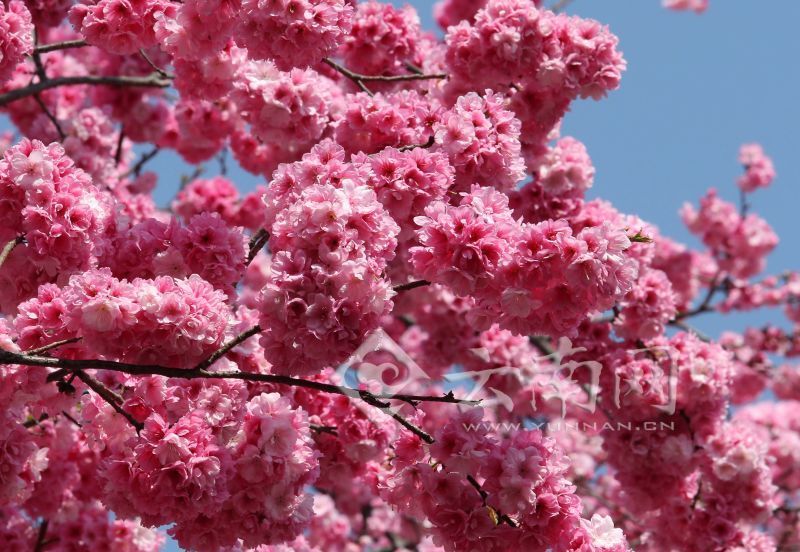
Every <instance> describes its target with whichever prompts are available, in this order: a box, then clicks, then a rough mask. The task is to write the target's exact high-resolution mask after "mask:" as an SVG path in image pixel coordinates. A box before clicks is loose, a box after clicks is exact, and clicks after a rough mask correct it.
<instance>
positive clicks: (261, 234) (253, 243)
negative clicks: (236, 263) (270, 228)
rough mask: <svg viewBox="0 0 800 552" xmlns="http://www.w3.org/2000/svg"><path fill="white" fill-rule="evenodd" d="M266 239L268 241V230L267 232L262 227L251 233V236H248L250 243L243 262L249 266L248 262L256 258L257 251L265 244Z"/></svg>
mask: <svg viewBox="0 0 800 552" xmlns="http://www.w3.org/2000/svg"><path fill="white" fill-rule="evenodd" d="M268 241H269V232H267V231H266V230H264V229H263V228H261V229H259V231H258V232H256V233H255V234H253V236H252V237H251V238H250V243H249V244H248V249H249V250H248V252H247V262H246V263H245V264H246V265H248V266H249V265H250V263H252V262H253V259H255V258H256V255H258V252H259V251H261V249H262V248H263V247H264V246H265V245H267V242H268Z"/></svg>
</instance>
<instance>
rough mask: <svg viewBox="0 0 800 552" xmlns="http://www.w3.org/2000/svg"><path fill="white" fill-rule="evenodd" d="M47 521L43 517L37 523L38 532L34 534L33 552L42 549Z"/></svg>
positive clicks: (40, 551)
mask: <svg viewBox="0 0 800 552" xmlns="http://www.w3.org/2000/svg"><path fill="white" fill-rule="evenodd" d="M48 524H49V522H48V521H47V519H43V520H42V522H41V523H40V524H39V532H38V533H37V535H36V544H35V545H34V547H33V551H34V552H42V550H44V546H45V544H47V543H46V542H45V540H44V539H45V538H46V537H47V525H48Z"/></svg>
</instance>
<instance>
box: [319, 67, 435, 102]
mask: <svg viewBox="0 0 800 552" xmlns="http://www.w3.org/2000/svg"><path fill="white" fill-rule="evenodd" d="M322 61H324V62H325V63H326V64H328V65H329V66H330V67H332V68H334V69H335V70H336V71H338V72H339V73H341V74H342V75H344V76H345V77H347V78H348V79H350V80H351V81H353V82H354V83H356V84H357V85H358V87H359V88H361V90H363V91H364V92H366V93H367V94H369V95H370V96H372V91H371V90H370V89H369V88H367V86H366V84H365V83H367V82H404V81H417V80H438V79H446V78H447V73H431V74H425V73H417V72H414V73H411V74H409V75H362V74H360V73H356V72H355V71H351V70H350V69H348V68H347V67H345V66H343V65H340V64H339V63H336V62H335V61H333V60H332V59H331V58H324V59H323V60H322Z"/></svg>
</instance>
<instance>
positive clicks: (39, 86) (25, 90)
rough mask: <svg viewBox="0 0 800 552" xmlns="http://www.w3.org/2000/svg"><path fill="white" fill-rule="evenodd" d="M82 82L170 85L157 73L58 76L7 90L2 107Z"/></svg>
mask: <svg viewBox="0 0 800 552" xmlns="http://www.w3.org/2000/svg"><path fill="white" fill-rule="evenodd" d="M81 84H88V85H92V86H101V85H104V86H114V87H128V86H130V87H142V88H167V87H168V86H169V85H170V81H169V80H168V79H165V78H164V77H161V76H160V75H158V74H156V73H153V74H152V75H147V76H145V77H134V76H114V77H104V76H98V75H83V76H72V77H57V78H54V79H49V80H46V81H43V82H36V83H32V84H29V85H28V86H24V87H22V88H16V89H14V90H11V91H10V92H6V93H5V94H2V95H0V107H3V106H6V105H8V104H10V103H11V102H15V101H17V100H21V99H22V98H27V97H28V96H33V95H34V94H38V93H39V92H44V91H45V90H50V89H51V88H58V87H60V86H76V85H81Z"/></svg>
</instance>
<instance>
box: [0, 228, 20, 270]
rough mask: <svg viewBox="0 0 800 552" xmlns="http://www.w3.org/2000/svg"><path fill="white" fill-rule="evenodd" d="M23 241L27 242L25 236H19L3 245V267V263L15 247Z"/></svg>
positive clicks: (0, 261)
mask: <svg viewBox="0 0 800 552" xmlns="http://www.w3.org/2000/svg"><path fill="white" fill-rule="evenodd" d="M23 243H25V236H17V237H16V238H14V239H13V240H11V241H10V242H8V243H7V244H5V245H4V246H3V250H2V251H0V268H2V266H3V263H5V262H6V259H7V258H8V256H9V255H11V252H12V251H14V248H15V247H16V246H18V245H20V244H23Z"/></svg>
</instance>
